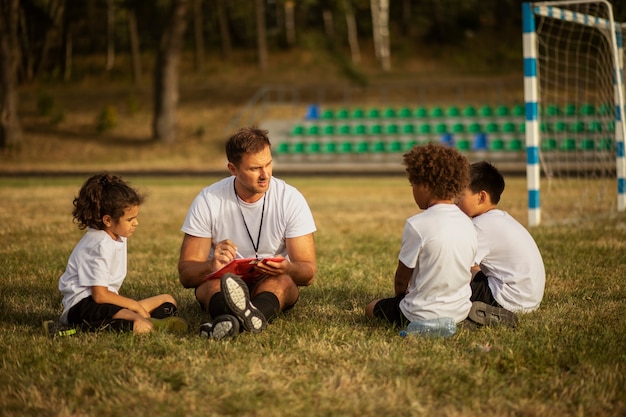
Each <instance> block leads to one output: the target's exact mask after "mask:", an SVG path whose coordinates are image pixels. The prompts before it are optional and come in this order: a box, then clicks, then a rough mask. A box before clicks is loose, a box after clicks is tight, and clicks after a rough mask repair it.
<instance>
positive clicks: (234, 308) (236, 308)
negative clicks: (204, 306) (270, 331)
mask: <svg viewBox="0 0 626 417" xmlns="http://www.w3.org/2000/svg"><path fill="white" fill-rule="evenodd" d="M220 285H221V290H222V294H223V295H224V300H225V301H226V305H227V306H228V309H229V310H230V311H231V313H233V315H234V316H235V317H237V318H238V319H239V321H240V322H241V324H242V325H243V328H244V329H245V330H247V331H249V332H253V333H258V332H260V331H262V330H263V329H265V326H266V325H267V320H266V319H265V316H264V315H263V313H261V312H260V311H259V310H258V309H257V308H256V307H255V306H254V305H252V302H250V291H248V286H247V285H246V283H245V282H243V280H242V279H241V277H240V276H239V275H233V274H225V275H223V276H222V279H221V281H220Z"/></svg>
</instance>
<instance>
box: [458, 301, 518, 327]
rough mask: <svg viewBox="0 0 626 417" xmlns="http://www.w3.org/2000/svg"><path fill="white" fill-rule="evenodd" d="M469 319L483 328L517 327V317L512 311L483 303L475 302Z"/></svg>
mask: <svg viewBox="0 0 626 417" xmlns="http://www.w3.org/2000/svg"><path fill="white" fill-rule="evenodd" d="M468 318H469V319H470V320H472V321H473V322H474V323H478V324H480V325H482V326H497V325H500V324H504V325H507V326H510V327H515V326H517V316H516V315H515V313H513V312H512V311H509V310H507V309H506V308H502V307H495V306H492V305H489V304H487V303H483V302H482V301H474V302H473V303H472V308H471V309H470V312H469V316H468Z"/></svg>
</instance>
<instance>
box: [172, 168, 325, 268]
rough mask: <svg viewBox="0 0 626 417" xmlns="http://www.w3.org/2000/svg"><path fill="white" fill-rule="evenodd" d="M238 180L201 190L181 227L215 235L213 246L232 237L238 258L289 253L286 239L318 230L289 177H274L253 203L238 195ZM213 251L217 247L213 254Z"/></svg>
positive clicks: (206, 235) (193, 233) (196, 233)
mask: <svg viewBox="0 0 626 417" xmlns="http://www.w3.org/2000/svg"><path fill="white" fill-rule="evenodd" d="M234 181H235V177H234V176H231V177H228V178H224V179H222V180H220V181H218V182H216V183H214V184H211V185H210V186H208V187H206V188H204V189H203V190H202V191H200V193H199V194H198V195H197V196H196V198H195V199H194V201H193V202H192V203H191V206H190V208H189V211H188V212H187V217H186V218H185V222H184V223H183V226H182V228H181V230H182V231H183V232H184V233H186V234H188V235H191V236H195V237H204V238H211V239H212V245H213V247H214V246H215V244H217V243H218V242H221V241H222V240H224V239H230V240H232V241H233V242H234V243H235V244H236V245H237V252H238V253H237V258H254V257H255V256H258V257H272V256H277V255H282V256H284V257H287V249H286V246H285V244H286V243H285V239H289V238H295V237H300V236H304V235H307V234H310V233H313V232H315V231H316V227H315V221H314V220H313V214H312V213H311V210H310V208H309V206H308V204H307V202H306V200H305V198H304V196H303V195H302V194H301V193H300V192H299V191H298V190H297V189H296V188H294V187H292V186H291V185H289V184H287V183H286V182H285V181H283V180H280V179H277V178H274V177H272V178H271V179H270V186H269V188H268V190H267V192H266V193H265V197H263V198H260V199H259V200H258V201H256V202H254V203H252V204H248V203H246V202H244V201H242V200H241V199H240V198H239V197H237V195H236V194H235V189H234ZM261 218H263V222H262V223H261ZM244 219H245V222H244ZM248 232H249V233H248ZM257 242H258V251H256V253H255V249H254V246H256V245H257ZM212 253H213V248H211V253H210V254H209V257H211V256H212Z"/></svg>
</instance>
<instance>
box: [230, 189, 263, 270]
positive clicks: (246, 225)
mask: <svg viewBox="0 0 626 417" xmlns="http://www.w3.org/2000/svg"><path fill="white" fill-rule="evenodd" d="M233 191H234V192H235V199H236V200H237V207H239V213H241V219H242V220H243V225H244V226H245V228H246V232H248V238H249V239H250V243H252V248H253V249H254V256H255V257H256V258H257V259H258V258H259V244H260V242H261V230H263V216H264V215H265V198H266V197H267V193H264V194H263V209H262V210H261V223H260V224H259V235H258V236H257V238H256V244H255V243H254V239H252V234H251V233H250V229H249V228H248V223H246V218H245V216H244V215H243V210H242V209H241V202H240V201H239V200H240V198H239V196H238V195H237V188H235V180H233Z"/></svg>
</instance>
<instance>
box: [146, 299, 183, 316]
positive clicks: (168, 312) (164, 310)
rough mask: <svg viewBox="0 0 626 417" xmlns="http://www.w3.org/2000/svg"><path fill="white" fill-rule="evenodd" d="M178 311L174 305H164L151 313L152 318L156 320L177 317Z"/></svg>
mask: <svg viewBox="0 0 626 417" xmlns="http://www.w3.org/2000/svg"><path fill="white" fill-rule="evenodd" d="M177 311H178V309H177V308H176V306H175V305H174V304H172V303H169V302H168V303H163V304H161V305H160V306H158V307H157V308H155V309H154V310H152V312H151V313H150V317H152V318H154V319H164V318H166V317H171V316H175V315H176V312H177Z"/></svg>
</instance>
